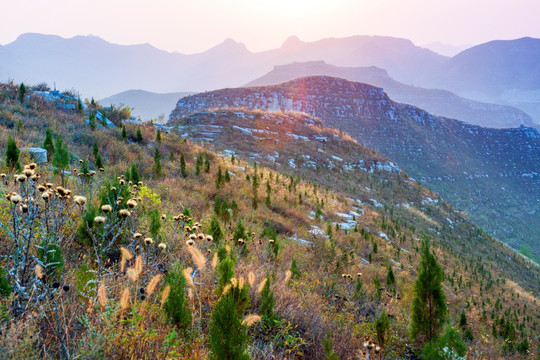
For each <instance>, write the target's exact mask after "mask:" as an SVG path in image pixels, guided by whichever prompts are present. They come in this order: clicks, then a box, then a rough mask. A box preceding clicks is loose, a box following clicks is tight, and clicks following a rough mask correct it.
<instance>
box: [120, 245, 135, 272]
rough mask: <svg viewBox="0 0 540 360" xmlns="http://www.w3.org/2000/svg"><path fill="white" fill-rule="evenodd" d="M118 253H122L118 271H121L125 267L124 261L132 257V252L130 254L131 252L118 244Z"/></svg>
mask: <svg viewBox="0 0 540 360" xmlns="http://www.w3.org/2000/svg"><path fill="white" fill-rule="evenodd" d="M120 253H121V254H122V258H121V260H120V272H123V271H124V269H125V267H126V261H128V260H131V259H132V258H133V254H131V252H130V251H129V250H128V249H126V248H125V247H123V246H120Z"/></svg>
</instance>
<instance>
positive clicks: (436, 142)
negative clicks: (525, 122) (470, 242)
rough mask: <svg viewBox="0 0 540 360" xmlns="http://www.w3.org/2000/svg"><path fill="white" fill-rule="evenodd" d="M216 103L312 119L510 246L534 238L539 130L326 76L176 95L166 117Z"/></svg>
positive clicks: (539, 178)
mask: <svg viewBox="0 0 540 360" xmlns="http://www.w3.org/2000/svg"><path fill="white" fill-rule="evenodd" d="M215 108H247V109H262V110H266V111H295V112H303V113H306V114H309V115H312V116H315V117H318V118H320V119H321V120H322V121H323V122H324V124H325V125H326V126H329V127H333V128H336V129H340V130H342V131H344V132H347V133H349V134H350V135H351V136H352V137H353V138H355V139H356V140H357V141H359V142H360V143H361V144H363V145H366V146H368V147H371V148H373V149H375V150H377V151H379V152H380V153H382V154H383V155H385V156H387V157H389V158H390V159H392V160H395V161H396V162H397V164H398V165H399V166H400V167H401V168H402V169H404V170H405V171H406V172H407V173H408V174H409V175H410V176H411V177H413V178H415V179H416V180H418V181H421V182H423V183H425V184H427V185H429V187H431V188H433V189H434V190H436V191H437V192H439V193H440V194H441V196H442V197H443V198H446V199H447V200H449V201H451V202H452V203H454V204H456V205H457V206H458V207H460V208H462V209H464V210H466V211H467V212H468V213H469V214H470V216H471V218H473V219H474V220H475V221H476V222H477V223H479V224H480V225H482V226H483V227H484V228H486V229H488V230H489V231H490V232H491V233H492V234H494V235H496V236H497V237H499V238H500V239H501V240H504V241H506V242H508V243H509V244H511V245H512V246H514V247H519V246H520V245H522V244H524V243H527V242H529V244H531V243H533V240H531V239H538V238H539V237H540V232H539V229H540V223H539V217H538V211H539V206H540V203H539V200H538V198H537V197H535V196H533V197H531V196H530V194H538V193H540V167H539V164H540V135H539V134H538V131H537V130H535V129H532V128H527V127H521V128H514V129H490V128H482V127H479V126H475V125H469V124H466V123H463V122H461V121H458V120H452V119H448V118H444V117H437V116H433V115H431V114H430V113H428V112H427V111H425V110H422V109H420V108H417V107H414V106H411V105H407V104H400V103H396V102H394V101H392V100H391V99H390V98H389V97H388V96H387V94H386V93H385V92H384V91H383V90H382V89H381V88H377V87H374V86H371V85H367V84H362V83H357V82H350V81H347V80H344V79H339V78H333V77H327V76H311V77H303V78H299V79H295V80H292V81H289V82H285V83H281V84H278V85H273V86H265V87H249V88H237V89H223V90H218V91H213V92H208V93H204V94H196V95H192V96H188V97H185V98H182V99H181V100H179V102H178V104H177V107H176V109H175V110H174V111H173V112H172V113H171V115H170V121H171V123H174V122H175V121H176V120H177V119H179V118H182V117H185V116H188V115H189V114H192V113H194V112H197V111H201V110H207V109H215ZM532 248H534V246H532ZM535 255H536V256H537V255H538V254H537V253H535Z"/></svg>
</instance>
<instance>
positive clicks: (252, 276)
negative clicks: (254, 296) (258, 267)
mask: <svg viewBox="0 0 540 360" xmlns="http://www.w3.org/2000/svg"><path fill="white" fill-rule="evenodd" d="M255 280H256V279H255V273H254V272H253V271H250V272H249V274H248V280H247V282H248V284H249V286H253V284H255Z"/></svg>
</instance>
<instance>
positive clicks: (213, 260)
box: [212, 253, 218, 269]
mask: <svg viewBox="0 0 540 360" xmlns="http://www.w3.org/2000/svg"><path fill="white" fill-rule="evenodd" d="M217 264H218V255H217V253H214V256H213V257H212V267H213V268H214V269H215V268H216V266H217Z"/></svg>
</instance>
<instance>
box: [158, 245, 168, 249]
mask: <svg viewBox="0 0 540 360" xmlns="http://www.w3.org/2000/svg"><path fill="white" fill-rule="evenodd" d="M158 248H160V249H161V250H165V249H167V244H165V243H159V245H158Z"/></svg>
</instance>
